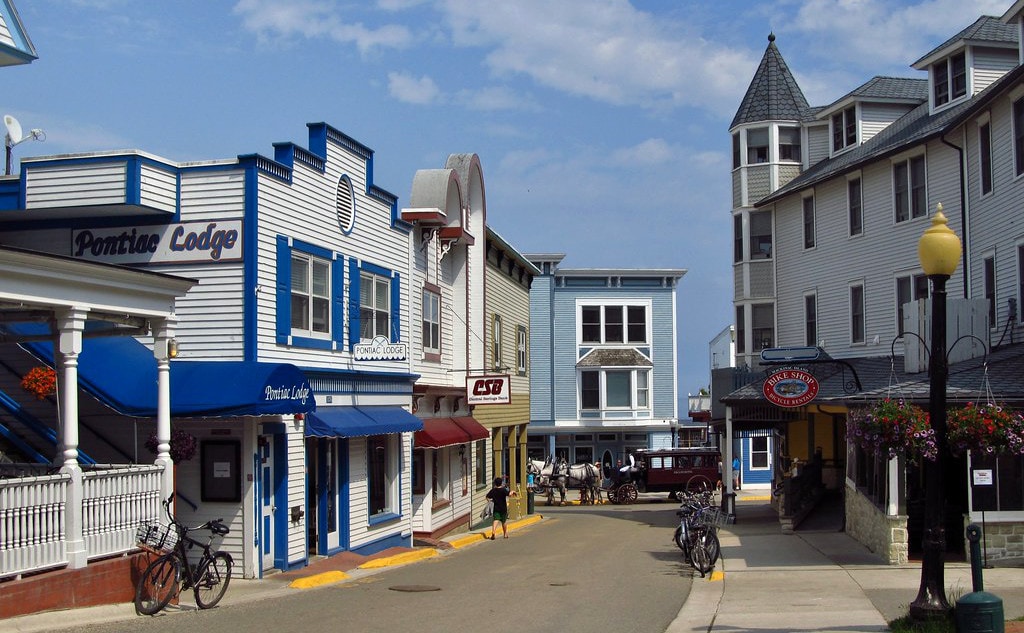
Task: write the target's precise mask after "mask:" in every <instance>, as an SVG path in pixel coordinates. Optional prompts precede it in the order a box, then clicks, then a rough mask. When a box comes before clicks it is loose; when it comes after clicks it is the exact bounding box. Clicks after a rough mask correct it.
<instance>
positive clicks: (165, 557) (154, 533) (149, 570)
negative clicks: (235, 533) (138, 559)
mask: <svg viewBox="0 0 1024 633" xmlns="http://www.w3.org/2000/svg"><path fill="white" fill-rule="evenodd" d="M163 506H164V512H165V513H166V514H167V518H168V519H169V520H170V522H169V523H168V524H167V525H159V524H152V523H145V524H143V525H141V526H139V531H138V535H137V536H138V541H139V545H140V546H141V547H142V548H143V549H146V550H148V551H150V552H153V553H155V554H157V555H158V556H157V558H156V560H154V561H153V562H152V563H150V564H149V566H147V567H146V571H144V572H143V573H142V576H141V577H140V578H139V582H138V584H137V585H136V586H135V611H136V612H137V613H138V614H139V615H153V614H155V613H159V612H160V610H161V609H163V608H164V607H166V606H167V605H168V603H170V602H171V600H173V599H174V597H175V596H176V595H178V592H179V591H181V590H183V589H192V592H193V593H194V594H195V597H196V606H198V607H199V608H200V609H209V608H211V607H214V606H216V604H217V603H218V602H220V599H221V598H223V597H224V593H225V592H226V591H227V590H228V584H229V583H230V582H231V569H232V567H233V566H234V561H233V560H232V559H231V554H228V553H227V552H217V551H214V550H213V547H212V544H213V539H214V537H216V536H224V535H225V534H227V533H228V532H229V531H230V530H228V527H227V526H226V525H224V520H223V519H214V520H213V521H207V522H206V523H203V524H202V525H197V526H195V527H189V526H187V525H184V524H182V523H180V522H179V521H178V520H177V519H175V518H174V517H173V516H172V515H171V497H168V498H167V500H166V501H164V502H163ZM197 530H209V531H210V536H209V537H208V538H206V539H205V541H200V540H196V539H195V538H193V537H191V536H189V534H190V533H192V532H195V531H197ZM193 548H198V549H200V550H201V551H202V553H201V554H200V555H199V557H198V558H196V557H194V556H193V557H192V559H191V560H190V559H189V552H190V550H192V549H193Z"/></svg>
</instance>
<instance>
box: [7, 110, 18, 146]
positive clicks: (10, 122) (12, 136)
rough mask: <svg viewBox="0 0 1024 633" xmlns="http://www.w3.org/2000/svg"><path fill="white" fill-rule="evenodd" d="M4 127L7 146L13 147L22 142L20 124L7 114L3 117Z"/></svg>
mask: <svg viewBox="0 0 1024 633" xmlns="http://www.w3.org/2000/svg"><path fill="white" fill-rule="evenodd" d="M4 127H6V128H7V146H8V147H13V146H14V144H15V143H20V142H21V140H22V132H21V123H18V119H15V118H14V117H12V116H11V115H9V114H5V115H4Z"/></svg>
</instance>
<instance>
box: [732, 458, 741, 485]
mask: <svg viewBox="0 0 1024 633" xmlns="http://www.w3.org/2000/svg"><path fill="white" fill-rule="evenodd" d="M732 489H733V490H739V489H740V458H739V457H733V458H732Z"/></svg>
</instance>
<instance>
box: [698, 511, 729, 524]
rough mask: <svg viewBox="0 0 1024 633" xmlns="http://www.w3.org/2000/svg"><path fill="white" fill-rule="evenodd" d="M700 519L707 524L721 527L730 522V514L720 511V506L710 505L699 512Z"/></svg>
mask: <svg viewBox="0 0 1024 633" xmlns="http://www.w3.org/2000/svg"><path fill="white" fill-rule="evenodd" d="M700 521H701V522H702V523H705V524H707V525H714V526H715V527H722V526H723V525H728V524H729V523H732V515H730V514H727V513H725V512H722V510H721V509H720V508H716V507H714V506H711V507H709V508H706V509H704V510H703V511H702V512H701V513H700Z"/></svg>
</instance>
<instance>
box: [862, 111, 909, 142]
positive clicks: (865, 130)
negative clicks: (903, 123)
mask: <svg viewBox="0 0 1024 633" xmlns="http://www.w3.org/2000/svg"><path fill="white" fill-rule="evenodd" d="M910 110H911V107H910V106H905V105H899V104H892V103H862V104H861V106H860V115H861V120H860V133H861V143H865V142H867V141H868V140H869V139H871V137H873V136H874V135H876V134H878V133H879V132H881V131H882V130H884V129H885V128H886V127H888V126H889V124H890V123H892V122H893V121H895V120H896V119H898V118H900V117H901V116H903V115H904V114H906V113H907V112H909V111H910Z"/></svg>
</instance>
